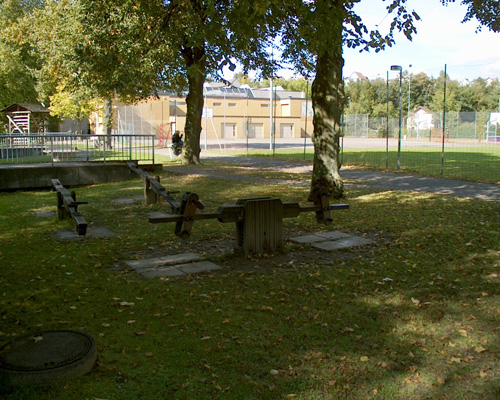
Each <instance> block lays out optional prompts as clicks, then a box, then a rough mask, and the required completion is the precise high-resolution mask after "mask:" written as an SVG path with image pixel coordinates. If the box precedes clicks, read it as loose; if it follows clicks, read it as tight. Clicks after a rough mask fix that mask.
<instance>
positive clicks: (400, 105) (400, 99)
mask: <svg viewBox="0 0 500 400" xmlns="http://www.w3.org/2000/svg"><path fill="white" fill-rule="evenodd" d="M391 71H399V133H398V170H399V169H401V117H402V115H401V112H402V108H403V103H402V97H401V96H402V94H403V68H402V67H401V66H400V65H391Z"/></svg>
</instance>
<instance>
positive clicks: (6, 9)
mask: <svg viewBox="0 0 500 400" xmlns="http://www.w3.org/2000/svg"><path fill="white" fill-rule="evenodd" d="M40 3H41V1H35V0H33V1H26V0H25V1H22V0H3V1H0V88H1V90H0V108H3V107H6V106H8V105H11V104H13V103H36V102H37V97H38V96H37V92H36V90H35V85H36V79H35V78H34V77H33V75H32V70H33V69H36V68H37V66H38V65H39V58H38V57H37V56H36V55H33V54H31V52H30V51H29V46H27V45H23V46H20V45H19V44H18V43H17V41H16V40H15V35H14V34H13V32H12V27H13V26H14V25H15V24H16V22H17V21H18V20H20V19H21V18H22V17H23V16H24V15H25V14H28V13H30V12H31V11H32V10H33V8H34V7H36V6H39V5H40Z"/></svg>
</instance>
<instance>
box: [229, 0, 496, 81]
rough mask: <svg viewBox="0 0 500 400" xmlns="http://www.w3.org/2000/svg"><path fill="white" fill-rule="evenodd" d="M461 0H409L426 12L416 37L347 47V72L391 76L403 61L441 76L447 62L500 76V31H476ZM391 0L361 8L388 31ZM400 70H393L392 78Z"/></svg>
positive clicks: (456, 75) (450, 67)
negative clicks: (381, 45) (376, 46)
mask: <svg viewBox="0 0 500 400" xmlns="http://www.w3.org/2000/svg"><path fill="white" fill-rule="evenodd" d="M460 3H461V0H456V2H455V3H451V4H449V5H448V6H443V5H442V4H441V1H440V0H408V8H409V9H410V10H415V11H416V12H417V14H418V15H419V16H420V18H421V20H420V21H417V22H416V26H417V34H416V35H414V37H413V40H412V41H411V42H410V41H409V40H408V39H407V38H406V37H405V36H404V35H403V34H402V33H401V34H400V33H397V34H395V39H396V44H395V45H393V46H392V47H390V48H388V49H386V50H384V51H381V52H379V53H375V52H373V51H372V52H370V53H367V52H363V53H360V52H359V50H358V49H347V48H344V59H345V64H344V77H345V78H349V77H350V76H352V74H353V73H354V72H360V73H362V74H363V75H365V76H367V77H368V78H369V79H376V78H378V77H380V78H383V79H385V78H386V76H387V71H390V66H391V65H400V66H401V67H402V68H403V70H404V71H409V72H410V73H411V74H417V73H419V72H424V73H426V74H427V75H428V76H431V77H438V76H439V73H440V71H444V68H445V64H446V70H447V73H448V75H449V76H450V78H451V79H454V80H458V81H462V80H464V79H469V80H471V81H472V80H474V79H476V78H478V77H481V78H485V79H486V78H498V79H500V33H493V32H490V31H489V30H487V29H485V28H483V30H482V31H481V32H479V33H476V28H477V27H478V25H479V23H478V22H477V21H476V20H472V21H468V22H466V23H462V20H463V18H464V16H465V14H466V11H467V7H465V6H462V5H461V4H460ZM388 4H389V0H386V1H383V0H363V1H361V2H360V3H358V5H357V8H356V9H355V10H356V12H357V13H358V14H359V15H360V16H361V17H362V18H363V21H364V22H365V24H366V25H367V26H368V27H369V28H372V29H375V28H376V26H378V28H379V29H380V30H381V32H382V33H386V32H387V31H388V29H389V26H390V23H391V22H392V17H391V16H390V15H389V16H388V15H387V10H386V7H387V5H388ZM410 65H411V67H410ZM397 74H399V72H397V71H390V72H389V78H390V79H392V78H394V77H395V75H397ZM279 75H280V76H281V77H284V78H292V77H295V78H297V76H295V75H294V72H293V71H291V70H288V71H287V70H283V71H281V73H280V74H279ZM229 77H230V76H228V78H229Z"/></svg>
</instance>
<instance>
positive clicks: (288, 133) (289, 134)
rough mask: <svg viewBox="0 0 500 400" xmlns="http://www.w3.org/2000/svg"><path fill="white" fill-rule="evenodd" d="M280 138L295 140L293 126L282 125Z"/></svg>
mask: <svg viewBox="0 0 500 400" xmlns="http://www.w3.org/2000/svg"><path fill="white" fill-rule="evenodd" d="M280 137H281V138H293V124H281V125H280Z"/></svg>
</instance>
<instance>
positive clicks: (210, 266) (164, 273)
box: [139, 261, 221, 278]
mask: <svg viewBox="0 0 500 400" xmlns="http://www.w3.org/2000/svg"><path fill="white" fill-rule="evenodd" d="M217 269H221V267H220V266H218V265H217V264H214V263H212V262H210V261H199V262H194V263H188V264H180V265H175V266H170V267H160V268H154V269H150V270H146V271H139V273H140V274H141V275H142V276H143V277H145V278H157V277H174V276H182V275H189V274H198V273H200V272H206V271H213V270H217Z"/></svg>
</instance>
